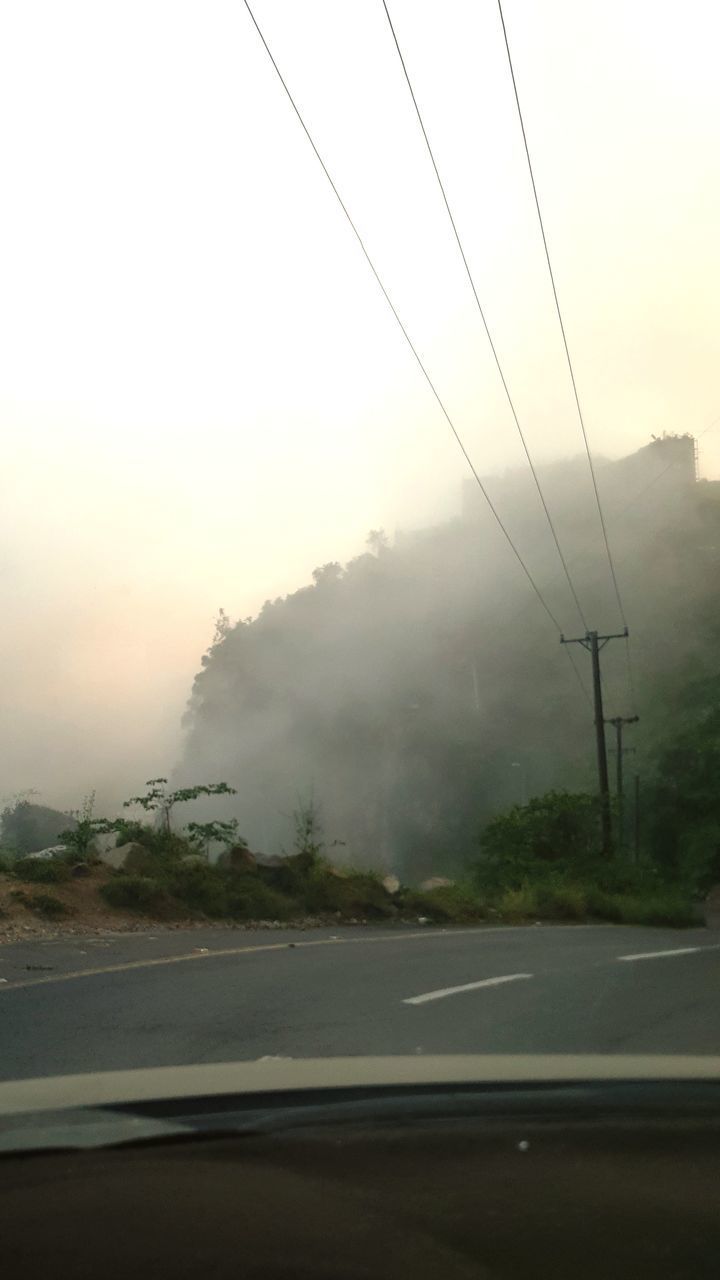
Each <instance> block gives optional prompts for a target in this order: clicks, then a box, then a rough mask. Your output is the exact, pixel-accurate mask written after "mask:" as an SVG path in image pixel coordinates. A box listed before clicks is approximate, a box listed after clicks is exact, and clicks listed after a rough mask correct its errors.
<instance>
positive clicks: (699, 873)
mask: <svg viewBox="0 0 720 1280" xmlns="http://www.w3.org/2000/svg"><path fill="white" fill-rule="evenodd" d="M686 717H687V719H686V724H685V727H684V728H683V729H681V731H680V732H679V733H677V734H676V735H674V736H673V739H672V740H671V741H670V742H669V743H667V744H666V745H665V746H661V747H660V748H659V749H658V751H657V755H656V768H655V775H654V779H653V781H652V782H651V783H650V785H649V786H648V787H647V788H646V789H645V797H644V803H643V809H644V811H645V813H646V814H647V819H646V823H645V828H646V833H647V835H646V845H647V852H648V853H649V855H650V856H651V857H652V858H653V859H654V860H655V861H656V862H657V863H658V864H659V866H660V867H661V868H662V869H663V870H664V871H665V872H666V874H668V875H669V876H671V877H679V878H681V879H684V880H688V881H689V882H691V883H692V884H693V885H694V886H695V887H696V888H698V889H700V890H702V889H705V888H708V887H709V886H710V884H712V883H713V881H716V880H718V879H720V792H719V791H718V778H719V777H720V689H718V684H717V681H714V680H713V681H710V682H707V683H705V684H704V686H703V688H702V689H699V688H691V689H689V690H688V693H687V698H686Z"/></svg>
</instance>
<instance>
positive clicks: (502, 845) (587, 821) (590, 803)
mask: <svg viewBox="0 0 720 1280" xmlns="http://www.w3.org/2000/svg"><path fill="white" fill-rule="evenodd" d="M597 832H598V805H597V800H596V798H595V797H594V796H589V795H584V794H574V795H573V794H570V793H569V792H567V791H549V792H547V794H546V795H543V796H537V797H535V798H534V799H532V800H531V801H530V802H529V804H526V805H517V806H516V807H515V808H514V809H510V810H509V811H508V812H507V813H502V814H499V815H498V816H497V817H496V818H493V820H492V822H489V823H488V825H487V826H486V827H485V828H484V830H483V832H482V834H481V837H480V847H481V850H482V857H481V858H480V859H479V860H478V862H477V863H476V864H475V867H474V868H473V878H474V881H475V884H476V886H477V887H478V888H479V889H481V890H483V891H486V892H491V893H492V892H501V891H502V890H504V889H519V888H520V887H521V885H522V884H523V883H524V882H525V881H526V880H535V879H537V878H541V877H550V878H552V876H553V875H554V874H555V873H556V872H557V870H558V869H560V868H563V869H565V870H571V869H575V871H576V872H577V868H578V867H579V866H580V865H581V864H583V863H585V862H587V861H588V860H589V859H593V858H594V857H596V855H597Z"/></svg>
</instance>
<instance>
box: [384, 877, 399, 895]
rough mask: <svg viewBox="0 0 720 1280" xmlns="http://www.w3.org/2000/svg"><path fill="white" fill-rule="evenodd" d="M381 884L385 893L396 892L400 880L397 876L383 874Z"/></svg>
mask: <svg viewBox="0 0 720 1280" xmlns="http://www.w3.org/2000/svg"><path fill="white" fill-rule="evenodd" d="M382 884H383V889H384V890H385V892H386V893H397V891H398V889H399V888H400V881H399V880H398V878H397V876H385V877H384V879H383V882H382Z"/></svg>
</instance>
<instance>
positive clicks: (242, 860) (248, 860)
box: [217, 844, 258, 871]
mask: <svg viewBox="0 0 720 1280" xmlns="http://www.w3.org/2000/svg"><path fill="white" fill-rule="evenodd" d="M257 864H258V857H257V856H256V855H255V854H254V853H251V852H250V850H249V849H248V848H247V846H246V845H244V844H236V845H234V847H233V848H232V849H224V850H223V852H222V853H221V854H220V855H219V857H218V860H217V866H218V867H233V868H234V869H235V870H236V871H237V870H243V869H249V870H252V869H253V868H254V867H256V866H257Z"/></svg>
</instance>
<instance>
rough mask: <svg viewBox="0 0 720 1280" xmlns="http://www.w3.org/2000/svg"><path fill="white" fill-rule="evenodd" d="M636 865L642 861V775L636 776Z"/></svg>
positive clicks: (637, 774)
mask: <svg viewBox="0 0 720 1280" xmlns="http://www.w3.org/2000/svg"><path fill="white" fill-rule="evenodd" d="M633 817H634V819H635V823H634V825H635V865H636V866H637V864H638V862H639V861H640V774H639V773H636V774H635V812H634V814H633Z"/></svg>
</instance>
